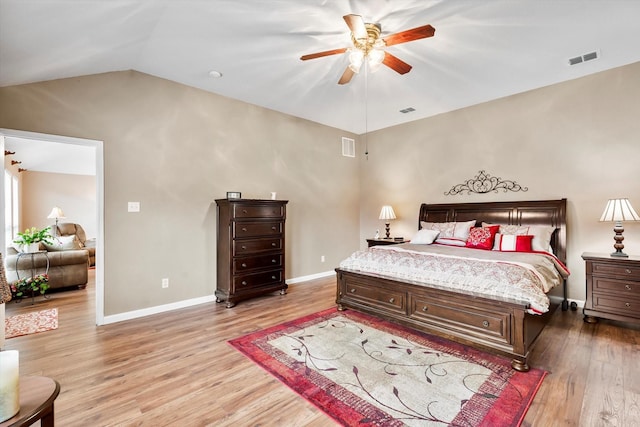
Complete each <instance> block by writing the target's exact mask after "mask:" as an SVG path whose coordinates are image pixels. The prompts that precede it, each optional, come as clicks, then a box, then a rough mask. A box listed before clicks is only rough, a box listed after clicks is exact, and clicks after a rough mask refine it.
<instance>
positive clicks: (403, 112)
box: [400, 107, 416, 114]
mask: <svg viewBox="0 0 640 427" xmlns="http://www.w3.org/2000/svg"><path fill="white" fill-rule="evenodd" d="M412 111H416V109H415V108H413V107H407V108H405V109H404V110H400V112H401V113H402V114H407V113H410V112H412Z"/></svg>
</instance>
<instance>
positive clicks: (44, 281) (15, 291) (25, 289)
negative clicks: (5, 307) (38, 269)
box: [11, 274, 49, 300]
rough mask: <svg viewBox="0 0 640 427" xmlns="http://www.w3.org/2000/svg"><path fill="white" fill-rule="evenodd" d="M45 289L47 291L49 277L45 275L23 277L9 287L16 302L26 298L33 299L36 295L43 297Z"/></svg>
mask: <svg viewBox="0 0 640 427" xmlns="http://www.w3.org/2000/svg"><path fill="white" fill-rule="evenodd" d="M47 289H49V276H48V275H46V274H38V275H37V276H33V277H25V278H24V279H20V280H18V281H17V282H15V283H14V284H12V285H11V293H12V296H13V298H14V299H16V300H20V299H21V298H23V297H26V296H31V297H34V296H35V295H36V294H41V295H44V293H45V292H46V291H47Z"/></svg>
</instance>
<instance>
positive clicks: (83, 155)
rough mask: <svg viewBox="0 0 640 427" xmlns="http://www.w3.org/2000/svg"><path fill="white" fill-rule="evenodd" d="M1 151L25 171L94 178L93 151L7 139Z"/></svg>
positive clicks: (72, 146) (28, 139)
mask: <svg viewBox="0 0 640 427" xmlns="http://www.w3.org/2000/svg"><path fill="white" fill-rule="evenodd" d="M1 133H2V131H1V130H0V134H1ZM4 149H5V150H8V151H11V152H14V153H15V154H13V155H11V156H10V157H9V158H10V159H11V160H13V161H16V162H20V164H18V165H17V166H18V167H19V168H22V169H26V170H27V171H32V172H48V173H65V174H71V175H95V174H96V152H95V148H94V147H90V146H82V145H75V144H65V143H60V142H51V141H42V140H38V139H32V138H22V137H16V136H7V137H5V139H4Z"/></svg>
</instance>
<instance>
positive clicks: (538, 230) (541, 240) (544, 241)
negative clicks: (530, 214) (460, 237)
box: [482, 222, 556, 253]
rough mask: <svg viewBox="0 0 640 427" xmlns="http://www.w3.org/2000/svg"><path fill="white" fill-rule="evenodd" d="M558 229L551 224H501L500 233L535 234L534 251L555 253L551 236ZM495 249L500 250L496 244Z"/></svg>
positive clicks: (483, 224)
mask: <svg viewBox="0 0 640 427" xmlns="http://www.w3.org/2000/svg"><path fill="white" fill-rule="evenodd" d="M490 225H495V224H488V223H486V222H483V223H482V226H483V227H488V226H490ZM555 230H556V229H555V228H554V227H552V226H550V225H502V224H501V225H500V230H499V231H498V232H499V233H500V234H504V235H517V236H521V235H533V241H532V242H531V249H532V250H534V251H542V252H549V253H553V251H552V248H551V236H552V235H553V232H554V231H555ZM493 249H494V250H499V247H496V245H494V246H493Z"/></svg>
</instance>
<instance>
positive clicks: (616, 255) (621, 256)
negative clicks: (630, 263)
mask: <svg viewBox="0 0 640 427" xmlns="http://www.w3.org/2000/svg"><path fill="white" fill-rule="evenodd" d="M611 256H614V257H618V258H629V255H627V254H625V253H624V252H622V251H615V252H611Z"/></svg>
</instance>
